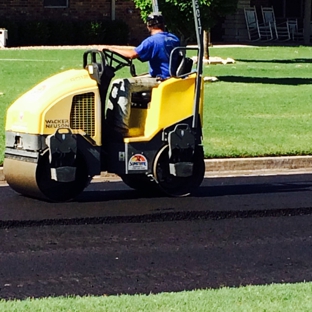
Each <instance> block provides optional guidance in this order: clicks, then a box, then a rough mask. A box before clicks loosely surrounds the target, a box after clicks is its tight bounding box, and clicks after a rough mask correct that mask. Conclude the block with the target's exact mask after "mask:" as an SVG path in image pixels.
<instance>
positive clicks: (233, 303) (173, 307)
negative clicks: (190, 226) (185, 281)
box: [0, 283, 312, 312]
mask: <svg viewBox="0 0 312 312" xmlns="http://www.w3.org/2000/svg"><path fill="white" fill-rule="evenodd" d="M311 309H312V283H297V284H272V285H264V286H246V287H239V288H220V289H209V290H194V291H183V292H178V293H160V294H156V295H153V294H150V295H133V296H130V295H120V296H106V295H103V296H98V297H94V296H86V297H55V298H43V299H26V300H8V301H5V300H0V311H1V312H12V311H18V312H44V311H53V312H85V311H89V312H104V311H107V312H115V311H116V312H117V311H118V312H120V311H123V312H132V311H133V312H141V311H142V312H156V311H157V312H170V311H172V312H173V311H174V312H190V311H192V312H210V311H211V312H242V311H246V312H247V311H248V312H262V311H263V312H265V311H266V312H269V311H272V312H288V311H289V312H293V311H296V312H301V311H307V312H308V311H311Z"/></svg>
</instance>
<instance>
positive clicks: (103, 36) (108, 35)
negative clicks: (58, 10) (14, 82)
mask: <svg viewBox="0 0 312 312" xmlns="http://www.w3.org/2000/svg"><path fill="white" fill-rule="evenodd" d="M1 27H2V28H5V29H7V30H8V40H7V46H8V47H15V46H28V45H86V44H127V43H128V35H129V28H128V25H127V24H126V23H125V22H123V21H119V20H116V21H110V20H102V21H76V20H75V21H70V20H64V21H54V20H40V21H39V20H37V21H12V20H5V19H3V18H2V19H1Z"/></svg>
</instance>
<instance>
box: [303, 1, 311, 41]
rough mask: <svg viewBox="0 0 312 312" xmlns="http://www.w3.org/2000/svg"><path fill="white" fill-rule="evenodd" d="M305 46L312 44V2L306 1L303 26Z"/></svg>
mask: <svg viewBox="0 0 312 312" xmlns="http://www.w3.org/2000/svg"><path fill="white" fill-rule="evenodd" d="M303 34H304V35H303V37H304V44H305V45H308V44H309V43H310V36H311V0H305V4H304V25H303Z"/></svg>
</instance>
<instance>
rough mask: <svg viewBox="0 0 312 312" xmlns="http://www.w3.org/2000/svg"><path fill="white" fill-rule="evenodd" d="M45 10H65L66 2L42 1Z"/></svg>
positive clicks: (64, 0)
mask: <svg viewBox="0 0 312 312" xmlns="http://www.w3.org/2000/svg"><path fill="white" fill-rule="evenodd" d="M43 6H44V7H45V8H67V7H68V0H43Z"/></svg>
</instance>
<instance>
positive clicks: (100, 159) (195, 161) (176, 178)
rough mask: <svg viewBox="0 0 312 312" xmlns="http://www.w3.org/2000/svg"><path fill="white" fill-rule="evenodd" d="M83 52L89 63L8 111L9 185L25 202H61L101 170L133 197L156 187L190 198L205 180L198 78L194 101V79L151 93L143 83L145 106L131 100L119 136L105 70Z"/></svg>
mask: <svg viewBox="0 0 312 312" xmlns="http://www.w3.org/2000/svg"><path fill="white" fill-rule="evenodd" d="M86 53H87V54H85V56H86V55H88V53H89V54H91V56H92V57H93V59H92V61H91V63H88V64H86V61H85V59H86V57H85V58H84V69H72V70H67V71H64V72H62V73H59V74H56V75H54V76H52V77H50V78H48V79H46V80H44V81H42V82H41V83H39V84H38V85H36V86H35V87H33V88H32V89H31V90H29V91H28V92H26V93H25V94H24V95H22V96H21V97H19V98H18V99H17V100H16V101H15V102H14V103H13V104H12V105H11V106H10V107H9V108H8V111H7V117H6V126H5V131H6V147H5V158H4V174H5V177H6V180H7V182H8V183H9V185H10V186H11V187H12V188H13V189H14V190H15V191H17V192H19V193H21V194H24V195H27V196H32V197H36V198H43V199H45V200H52V201H64V200H69V199H73V198H74V197H75V196H77V195H78V194H79V193H81V192H82V190H83V189H84V188H85V187H86V186H87V185H88V183H89V182H90V180H91V179H92V177H93V176H94V175H97V174H100V173H101V171H108V172H112V173H116V174H118V175H119V176H120V177H122V179H123V181H124V182H125V183H126V184H127V185H129V186H130V187H132V188H135V189H138V190H146V187H148V188H154V187H155V186H157V187H158V186H160V188H161V189H162V190H164V192H165V193H167V194H170V195H173V196H184V195H185V194H189V193H190V190H191V189H193V188H194V187H197V186H198V185H200V183H201V181H202V179H203V175H204V163H203V149H202V144H201V136H202V132H201V127H202V114H203V88H202V84H203V81H202V79H201V77H200V79H201V80H200V85H201V88H200V92H201V95H200V97H199V98H197V100H196V97H195V94H196V90H198V88H196V83H197V82H198V78H199V77H198V75H197V73H196V72H195V73H192V72H190V73H189V74H187V75H185V76H183V77H171V78H169V79H167V80H165V81H163V82H159V83H156V84H155V85H154V86H153V87H151V86H150V85H149V84H148V83H147V85H146V86H145V84H143V88H144V89H145V87H146V89H145V90H146V92H147V93H148V94H149V95H150V97H147V101H148V102H147V103H144V105H140V104H142V103H135V97H132V101H133V103H131V110H130V119H129V120H128V132H127V133H126V134H124V135H122V136H120V134H119V133H117V132H116V130H115V128H114V125H111V124H110V120H109V117H108V115H109V114H108V110H109V107H106V100H107V96H108V94H109V91H110V90H109V86H110V82H111V80H112V77H113V76H114V75H113V74H112V73H111V72H110V70H111V67H110V66H109V65H107V64H106V62H105V61H104V60H102V63H100V64H99V63H98V62H97V61H96V60H95V57H94V55H95V54H100V55H101V56H102V52H101V51H94V50H91V51H87V52H86ZM195 100H196V101H197V102H196V103H197V104H198V105H197V110H195V111H194V107H196V106H195ZM198 100H199V101H198ZM111 113H113V111H112V112H111ZM110 116H111V115H110ZM112 116H114V115H112ZM114 118H115V117H113V120H114ZM194 118H196V121H198V122H197V125H196V126H193V122H194Z"/></svg>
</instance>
